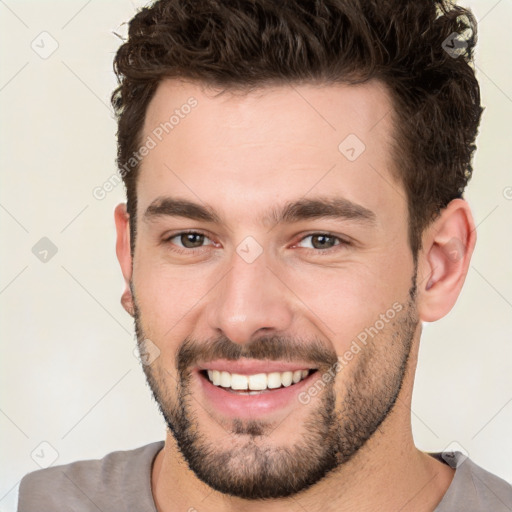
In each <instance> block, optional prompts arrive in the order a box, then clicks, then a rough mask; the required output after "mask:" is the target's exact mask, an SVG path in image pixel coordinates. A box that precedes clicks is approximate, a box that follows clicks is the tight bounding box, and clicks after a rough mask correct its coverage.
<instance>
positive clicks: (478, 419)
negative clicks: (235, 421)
mask: <svg viewBox="0 0 512 512" xmlns="http://www.w3.org/2000/svg"><path fill="white" fill-rule="evenodd" d="M461 3H462V5H466V6H470V7H472V8H473V10H474V13H475V15H476V17H477V19H478V20H479V38H480V43H479V47H478V51H477V61H476V64H477V76H478V78H479V80H480V84H481V89H482V97H483V104H484V106H485V107H486V111H485V112H484V115H483V121H482V124H481V129H480V135H479V137H478V147H479V149H478V150H477V153H476V158H475V161H474V169H475V170H474V176H473V178H472V180H471V182H470V185H469V187H468V189H467V192H466V198H467V200H468V201H469V203H470V205H471V207H472V209H473V213H474V217H475V221H476V223H477V224H478V228H477V231H478V242H477V248H476V251H475V254H474V256H473V260H472V265H471V267H470V271H469V274H468V276H467V279H466V283H465V285H464V288H463V291H462V294H461V297H460V299H459V301H458V303H457V304H456V306H455V307H454V309H453V310H452V311H451V313H450V314H449V315H448V316H447V317H445V318H444V319H442V320H440V321H439V322H436V323H434V324H429V325H426V326H425V329H424V334H423V338H422V347H421V352H420V362H419V368H418V372H417V380H416V387H415V395H414V401H413V410H412V420H413V429H414V434H415V439H416V443H417V445H418V446H419V447H420V448H421V449H423V450H426V451H443V450H444V449H446V448H448V447H450V448H451V447H453V448H455V449H459V450H463V451H466V452H467V453H468V454H469V456H470V457H471V458H472V459H473V460H474V461H475V462H476V463H478V464H480V465H482V466H483V467H484V468H486V469H488V470H489V471H491V472H494V473H495V474H497V475H499V476H501V477H503V478H505V479H506V480H508V481H511V482H512V439H511V432H512V372H511V361H512V241H511V240H512V229H511V221H512V172H511V169H510V162H511V160H512V158H511V157H512V135H511V129H510V120H511V118H512V70H511V67H510V62H511V60H512V55H511V48H512V32H511V31H510V19H512V4H511V2H510V1H508V0H501V1H495V0H492V1H489V0H472V1H466V2H461ZM142 5H143V3H142V2H130V1H128V0H110V1H105V0H103V1H100V0H89V1H85V0H84V1H82V0H80V1H78V0H66V1H64V0H62V1H60V2H58V1H43V0H38V1H35V0H32V1H22V0H17V1H15V0H6V1H0V40H1V58H2V65H1V68H0V109H1V127H0V130H1V146H0V165H1V172H2V177H1V182H2V186H1V190H0V223H1V229H2V243H1V253H2V254H1V258H2V259H1V261H2V265H1V268H0V272H1V273H0V314H1V319H0V321H1V328H2V340H3V345H2V351H3V353H2V358H1V373H0V386H1V390H2V393H1V395H0V429H1V436H2V440H3V442H2V444H1V454H0V460H1V461H2V463H1V470H0V511H7V510H15V506H16V501H17V492H18V485H19V481H20V479H21V478H22V476H23V475H24V474H26V473H27V472H30V471H34V470H36V469H39V467H40V466H39V465H38V464H40V465H48V464H50V463H52V464H54V465H56V464H64V463H67V462H70V461H74V460H79V459H87V458H99V457H102V456H103V455H105V454H106V453H108V452H111V451H114V450H120V449H131V448H135V447H138V446H140V445H143V444H146V443H149V442H152V441H155V440H160V439H163V438H164V422H163V420H162V419H161V418H160V415H159V413H158V411H157V407H156V405H155V404H154V403H153V402H152V399H151V395H150V391H149V388H148V387H147V385H146V383H145V378H144V375H143V372H142V370H141V369H140V367H139V362H138V360H137V359H136V357H135V356H134V352H133V351H134V348H135V341H134V337H133V334H132V333H133V325H132V319H131V317H129V316H128V315H127V314H126V313H125V311H124V310H123V309H122V308H121V305H120V303H119V299H120V295H121V292H122V290H123V282H122V277H121V273H120V270H119V268H118V263H117V260H116V258H115V251H114V241H115V231H114V223H113V210H114V206H115V205H116V204H117V203H118V202H120V201H122V200H124V189H123V187H122V186H121V185H119V186H117V187H115V188H114V189H113V190H112V191H111V192H109V193H108V194H107V195H106V197H105V198H104V199H102V200H98V199H96V198H95V197H94V195H93V190H94V189H95V187H98V186H102V185H103V184H104V183H105V182H106V181H107V180H109V179H110V178H111V176H112V175H113V174H114V173H115V171H116V169H115V162H114V159H115V151H116V141H115V130H116V125H115V121H114V118H113V115H112V112H111V109H110V106H109V96H110V93H111V91H112V89H113V87H114V86H115V77H114V74H113V72H112V58H113V55H114V53H115V51H116V49H117V47H118V46H119V44H120V40H119V39H118V38H117V37H116V36H114V35H113V31H114V30H118V31H119V32H120V33H124V32H123V28H120V29H118V27H119V26H120V24H121V23H122V22H124V21H128V20H129V19H130V18H131V17H132V15H133V14H134V13H135V10H136V8H137V7H139V6H142ZM43 32H46V34H42V33H43ZM57 44H58V48H56V49H55V51H54V52H53V53H52V54H51V55H48V54H49V53H50V52H51V51H52V50H54V47H55V46H56V45H57ZM43 57H44V58H43ZM43 237H46V238H48V239H49V240H50V241H51V243H52V244H53V245H54V247H55V249H56V250H57V252H56V254H54V255H52V252H51V249H49V248H48V246H45V245H44V244H45V243H46V244H47V243H48V242H47V241H46V242H45V241H43V242H39V241H40V240H41V239H42V238H43ZM38 242H39V243H40V244H43V245H42V246H36V249H35V250H34V251H33V247H34V246H35V245H36V244H37V243H38ZM41 247H43V249H41ZM55 249H54V250H55ZM44 250H48V251H49V252H48V253H47V254H46V253H44ZM40 251H43V254H41V253H40ZM34 252H35V253H36V254H34ZM37 254H39V256H40V257H44V255H45V254H46V258H47V261H46V262H43V261H41V260H40V259H39V258H38V257H36V255H37ZM41 443H43V444H41ZM55 457H57V458H55ZM54 459H55V460H54Z"/></svg>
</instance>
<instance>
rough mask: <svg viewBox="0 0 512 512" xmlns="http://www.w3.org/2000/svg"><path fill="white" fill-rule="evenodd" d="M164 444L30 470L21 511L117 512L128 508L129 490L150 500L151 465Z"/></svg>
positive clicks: (21, 495) (24, 483)
mask: <svg viewBox="0 0 512 512" xmlns="http://www.w3.org/2000/svg"><path fill="white" fill-rule="evenodd" d="M163 445H164V443H163V441H158V442H155V443H151V444H148V445H145V446H141V447H140V448H136V449H134V450H126V451H116V452H112V453H109V454H107V455H105V457H103V458H102V459H96V460H82V461H77V462H72V463H70V464H65V465H60V466H54V467H50V468H47V469H41V470H38V471H34V472H32V473H29V474H27V475H25V476H24V477H23V479H22V480H21V483H20V488H19V498H18V512H32V511H34V512H35V511H37V512H46V511H48V512H50V511H51V512H59V511H69V510H79V511H80V512H82V511H84V512H85V511H89V510H94V511H97V510H98V509H100V510H103V511H105V512H107V511H109V510H112V511H113V510H116V512H117V511H122V510H125V509H126V508H125V504H124V502H125V501H126V499H127V498H126V496H127V493H128V494H129V495H130V496H133V494H135V495H136V496H137V498H138V499H140V500H142V503H144V500H145V501H146V502H148V503H151V502H152V497H151V465H152V463H153V460H154V457H155V456H156V454H157V453H158V452H159V451H160V449H161V448H163ZM148 510H151V508H149V509H148Z"/></svg>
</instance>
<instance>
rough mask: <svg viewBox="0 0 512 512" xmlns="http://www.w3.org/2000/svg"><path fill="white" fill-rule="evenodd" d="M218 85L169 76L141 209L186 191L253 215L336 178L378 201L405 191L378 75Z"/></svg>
mask: <svg viewBox="0 0 512 512" xmlns="http://www.w3.org/2000/svg"><path fill="white" fill-rule="evenodd" d="M219 92H220V90H218V89H211V88H207V87H205V86H203V85H201V84H198V83H193V82H184V81H178V80H170V79H167V80H164V81H163V82H162V83H161V84H160V85H159V87H158V88H157V91H156V93H155V96H154V97H153V99H152V101H151V102H150V104H149V106H148V110H147V112H146V118H145V123H144V129H143V134H142V137H141V140H142V141H143V142H144V141H148V140H149V139H151V140H152V144H151V146H152V149H151V150H150V151H149V152H148V153H147V154H146V155H145V156H144V158H143V161H142V163H141V166H140V175H139V179H138V186H137V192H138V204H139V208H138V210H139V211H141V210H142V209H145V208H146V207H147V206H148V205H149V204H150V203H151V202H152V201H154V200H155V198H157V197H159V196H162V195H178V196H182V197H187V196H188V197H189V198H191V199H194V200H195V201H196V202H198V200H199V201H202V202H205V203H208V204H217V205H218V204H219V203H220V207H221V208H223V209H224V211H227V210H228V207H229V204H232V205H233V206H239V207H242V208H245V210H244V211H245V213H246V215H247V214H248V213H249V212H250V211H255V210H254V208H256V207H257V205H262V206H263V204H262V203H263V202H265V203H266V204H267V205H268V203H269V200H270V198H273V200H274V202H276V201H279V200H282V201H285V200H289V199H292V198H293V199H297V198H299V197H301V196H303V195H305V194H307V193H308V191H309V190H312V189H315V192H316V193H319V194H321V195H324V196H325V195H326V194H327V193H328V192H330V191H332V190H333V187H335V188H337V190H338V191H339V192H341V193H342V194H341V195H343V196H344V197H346V198H347V199H349V200H352V201H354V202H358V203H360V204H363V205H364V203H365V201H366V202H367V205H368V207H369V208H370V209H379V208H380V207H383V206H384V204H383V203H385V202H386V201H388V200H389V199H390V196H392V195H396V194H397V192H400V191H399V189H400V187H401V186H400V184H398V183H396V182H395V181H394V178H393V177H392V172H391V171H392V166H393V165H394V162H393V160H392V158H391V149H390V143H391V137H392V134H393V126H392V119H393V109H392V105H391V100H390V96H389V94H388V92H387V90H386V89H385V87H384V86H383V85H382V84H381V83H380V82H377V81H373V82H368V83H366V84H361V85H357V86H349V85H339V84H337V85H311V84H309V85H304V84H301V85H298V84H297V85H283V86H275V87H266V88H262V89H258V90H255V91H254V92H250V93H245V94H242V93H233V92H231V91H229V90H228V91H226V92H224V93H222V94H220V95H217V94H218V93H219ZM354 157H355V158H354ZM385 182H387V183H388V185H387V186H386V185H385ZM379 188H380V192H379ZM393 189H394V190H393ZM402 194H403V193H402ZM337 195H340V194H337ZM227 200H231V203H229V204H227V203H226V201H227ZM395 200H396V198H395ZM370 203H371V207H370Z"/></svg>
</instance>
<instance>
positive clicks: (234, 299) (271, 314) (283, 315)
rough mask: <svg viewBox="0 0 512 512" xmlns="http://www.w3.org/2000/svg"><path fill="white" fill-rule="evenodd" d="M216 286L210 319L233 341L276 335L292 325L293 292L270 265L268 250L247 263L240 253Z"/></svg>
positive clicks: (235, 256) (212, 297)
mask: <svg viewBox="0 0 512 512" xmlns="http://www.w3.org/2000/svg"><path fill="white" fill-rule="evenodd" d="M231 263H232V264H231V268H230V270H229V271H228V272H227V274H226V275H225V277H224V278H223V279H222V280H221V282H220V283H219V284H218V285H217V286H216V287H215V293H213V294H212V295H211V297H210V302H209V304H208V313H207V315H208V323H209V326H210V328H213V329H214V330H216V331H217V333H222V334H224V335H225V336H227V337H228V338H229V339H230V340H231V341H233V342H234V343H239V344H246V343H249V342H250V341H251V340H252V339H253V338H254V337H255V336H261V334H262V332H263V331H264V332H265V334H266V335H273V334H276V333H279V332H283V331H286V330H287V329H289V328H290V325H291V324H292V320H293V310H292V300H291V299H292V297H293V294H292V293H291V291H290V290H289V289H288V288H287V286H286V285H285V284H284V283H283V282H282V281H281V279H280V278H279V277H278V276H277V275H276V274H277V272H275V271H273V270H272V269H271V268H269V266H268V265H267V258H266V257H265V252H264V253H263V254H261V255H260V256H259V257H258V258H257V259H256V260H255V261H253V262H251V263H248V262H246V261H245V260H244V259H243V258H241V257H240V256H239V255H238V254H237V253H235V254H234V255H233V258H232V262H231Z"/></svg>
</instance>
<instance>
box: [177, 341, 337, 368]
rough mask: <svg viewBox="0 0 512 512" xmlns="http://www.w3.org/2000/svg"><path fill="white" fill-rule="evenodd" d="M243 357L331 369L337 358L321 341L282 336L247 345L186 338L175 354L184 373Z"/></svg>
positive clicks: (178, 365)
mask: <svg viewBox="0 0 512 512" xmlns="http://www.w3.org/2000/svg"><path fill="white" fill-rule="evenodd" d="M241 358H248V359H256V360H260V361H261V360H265V361H268V360H271V361H286V362H293V361H303V362H305V363H308V364H309V363H311V366H318V367H320V368H322V367H324V366H325V367H326V368H329V367H331V366H332V365H334V364H335V363H336V362H337V360H338V356H337V354H336V352H335V351H334V349H329V348H328V347H326V346H325V344H324V343H322V342H321V341H320V340H317V339H315V340H309V341H303V340H297V339H293V340H292V339H290V338H284V337H280V336H275V335H274V336H265V337H261V338H257V339H254V340H252V341H250V342H248V343H246V344H243V345H241V344H239V343H234V342H232V341H231V340H230V339H229V338H227V337H225V336H222V337H219V338H215V339H209V340H206V341H198V340H194V339H192V338H188V337H187V338H186V339H185V341H184V342H183V343H182V344H181V346H180V347H179V348H178V350H177V351H176V358H175V361H176V369H177V370H178V372H179V373H181V374H183V373H184V372H186V371H187V370H188V369H190V368H192V367H194V366H197V364H198V363H199V362H202V363H205V362H210V361H213V360H215V359H228V360H230V361H237V360H238V359H241Z"/></svg>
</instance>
